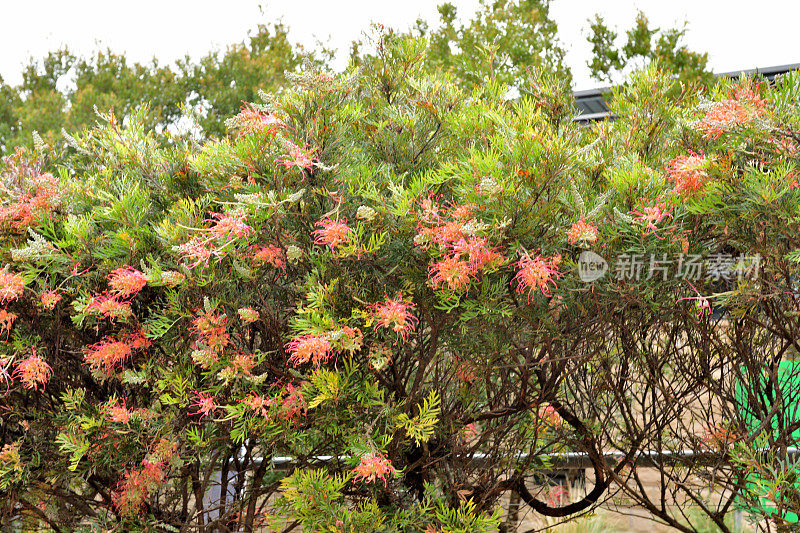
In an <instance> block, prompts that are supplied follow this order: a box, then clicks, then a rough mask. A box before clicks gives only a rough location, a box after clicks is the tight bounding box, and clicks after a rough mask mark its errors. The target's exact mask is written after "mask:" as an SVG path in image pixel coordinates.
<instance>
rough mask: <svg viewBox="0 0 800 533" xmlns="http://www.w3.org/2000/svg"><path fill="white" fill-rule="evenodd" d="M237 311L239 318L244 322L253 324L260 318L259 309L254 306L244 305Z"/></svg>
mask: <svg viewBox="0 0 800 533" xmlns="http://www.w3.org/2000/svg"><path fill="white" fill-rule="evenodd" d="M236 312H237V313H239V318H240V319H242V322H244V323H245V324H252V323H253V322H256V321H257V320H258V319H259V318H260V316H259V314H258V311H256V310H255V309H253V308H252V307H242V308H241V309H237V310H236Z"/></svg>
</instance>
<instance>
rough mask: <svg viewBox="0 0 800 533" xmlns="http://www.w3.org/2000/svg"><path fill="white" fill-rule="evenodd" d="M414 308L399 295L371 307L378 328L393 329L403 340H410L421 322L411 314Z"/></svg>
mask: <svg viewBox="0 0 800 533" xmlns="http://www.w3.org/2000/svg"><path fill="white" fill-rule="evenodd" d="M412 307H414V304H413V303H411V302H407V301H405V300H403V298H402V297H401V296H400V294H399V293H398V294H397V296H396V297H395V298H394V299H389V298H387V299H386V300H385V301H383V302H379V303H374V304H372V306H371V308H372V313H373V316H374V317H375V319H376V320H377V324H376V326H382V327H384V328H386V329H391V330H392V331H394V332H395V333H397V335H398V337H402V338H403V340H408V336H409V335H410V334H412V333H414V328H415V327H416V325H417V323H418V322H419V321H418V320H417V318H416V317H415V316H414V315H412V314H411V308H412Z"/></svg>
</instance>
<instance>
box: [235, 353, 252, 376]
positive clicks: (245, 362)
mask: <svg viewBox="0 0 800 533" xmlns="http://www.w3.org/2000/svg"><path fill="white" fill-rule="evenodd" d="M254 366H256V362H255V360H254V359H253V354H249V353H238V354H236V355H234V356H233V358H231V367H232V368H233V369H234V371H236V373H237V374H239V373H241V374H245V375H248V376H249V375H250V371H251V370H252V369H253V367H254Z"/></svg>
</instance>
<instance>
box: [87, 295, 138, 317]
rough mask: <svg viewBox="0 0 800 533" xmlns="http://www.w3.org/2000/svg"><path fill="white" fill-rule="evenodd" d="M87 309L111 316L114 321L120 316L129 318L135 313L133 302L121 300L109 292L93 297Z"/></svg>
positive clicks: (104, 315)
mask: <svg viewBox="0 0 800 533" xmlns="http://www.w3.org/2000/svg"><path fill="white" fill-rule="evenodd" d="M86 310H87V311H89V312H91V313H95V314H98V315H102V316H103V317H105V318H110V319H111V321H112V322H113V321H114V320H116V319H118V318H122V319H125V318H128V317H129V316H131V315H132V314H133V310H132V309H131V304H129V303H127V302H121V301H119V300H118V299H117V297H116V296H109V295H108V294H98V295H95V296H93V297H92V300H91V301H90V302H89V305H88V306H86Z"/></svg>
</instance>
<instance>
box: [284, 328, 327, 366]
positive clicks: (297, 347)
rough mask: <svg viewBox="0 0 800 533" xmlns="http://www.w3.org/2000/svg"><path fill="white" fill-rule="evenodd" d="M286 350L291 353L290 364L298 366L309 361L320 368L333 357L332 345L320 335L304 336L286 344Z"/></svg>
mask: <svg viewBox="0 0 800 533" xmlns="http://www.w3.org/2000/svg"><path fill="white" fill-rule="evenodd" d="M285 348H286V350H288V351H290V352H291V355H290V356H289V362H290V363H292V364H294V366H297V365H299V364H302V363H308V362H309V361H310V362H312V363H314V365H315V366H317V367H319V366H321V365H323V364H325V363H327V362H328V359H330V357H331V343H330V342H328V339H326V338H325V337H321V336H319V335H303V336H302V337H297V338H296V339H294V340H292V341H291V342H288V343H286V346H285Z"/></svg>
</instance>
